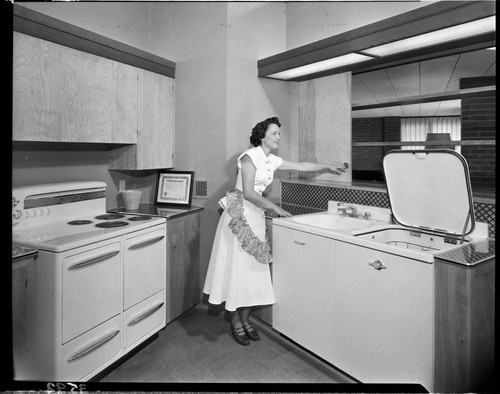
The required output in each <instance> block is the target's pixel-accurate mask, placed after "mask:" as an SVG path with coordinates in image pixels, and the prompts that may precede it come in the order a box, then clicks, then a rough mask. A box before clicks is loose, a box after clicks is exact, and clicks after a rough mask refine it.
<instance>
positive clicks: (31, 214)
mask: <svg viewBox="0 0 500 394" xmlns="http://www.w3.org/2000/svg"><path fill="white" fill-rule="evenodd" d="M30 216H31V217H32V218H35V217H36V212H35V210H32V211H31V213H30Z"/></svg>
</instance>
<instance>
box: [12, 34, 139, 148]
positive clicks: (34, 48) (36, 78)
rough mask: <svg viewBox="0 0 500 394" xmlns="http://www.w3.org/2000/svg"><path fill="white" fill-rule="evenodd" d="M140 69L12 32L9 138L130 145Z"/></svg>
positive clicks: (134, 133)
mask: <svg viewBox="0 0 500 394" xmlns="http://www.w3.org/2000/svg"><path fill="white" fill-rule="evenodd" d="M138 78H139V70H138V69H137V68H135V67H131V66H128V65H126V64H122V63H119V62H116V61H113V60H109V59H105V58H102V57H99V56H95V55H92V54H89V53H85V52H82V51H78V50H76V49H73V48H68V47H65V46H63V45H59V44H54V43H52V42H48V41H45V40H41V39H39V38H35V37H32V36H28V35H25V34H21V33H18V32H14V57H13V139H14V140H17V141H52V142H103V143H129V144H130V143H135V142H136V141H137V128H138V100H139V91H138V87H139V81H138Z"/></svg>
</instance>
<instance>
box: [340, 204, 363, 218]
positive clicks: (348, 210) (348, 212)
mask: <svg viewBox="0 0 500 394" xmlns="http://www.w3.org/2000/svg"><path fill="white" fill-rule="evenodd" d="M337 212H338V213H339V214H341V215H342V216H351V217H354V218H355V217H358V210H357V208H356V207H354V206H352V205H348V204H345V203H343V202H338V203H337Z"/></svg>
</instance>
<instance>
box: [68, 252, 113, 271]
mask: <svg viewBox="0 0 500 394" xmlns="http://www.w3.org/2000/svg"><path fill="white" fill-rule="evenodd" d="M118 253H120V251H119V250H114V251H112V252H109V253H106V254H103V255H101V256H97V257H94V258H93V259H89V260H86V261H82V262H81V263H77V264H73V265H72V266H71V267H69V268H68V270H77V269H79V268H83V267H86V266H88V265H92V264H95V263H100V262H101V261H104V260H107V259H110V258H111V257H114V256H116V255H117V254H118Z"/></svg>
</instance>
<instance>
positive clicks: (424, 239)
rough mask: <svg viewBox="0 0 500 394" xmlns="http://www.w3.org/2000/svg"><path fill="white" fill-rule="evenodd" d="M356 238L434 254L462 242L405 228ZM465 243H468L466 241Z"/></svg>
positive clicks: (361, 235)
mask: <svg viewBox="0 0 500 394" xmlns="http://www.w3.org/2000/svg"><path fill="white" fill-rule="evenodd" d="M354 236H355V237H357V238H361V239H366V240H370V241H373V242H377V243H382V244H386V245H390V246H394V247H396V248H400V249H411V250H415V251H419V252H423V253H429V254H434V253H436V252H437V251H440V250H443V249H449V248H451V247H454V246H456V245H458V244H459V242H460V240H457V239H456V238H451V237H446V236H444V235H439V234H438V235H436V234H432V233H426V232H424V231H415V230H409V229H405V228H401V229H399V228H397V229H395V228H391V229H381V230H374V231H369V232H362V233H357V234H354ZM464 242H468V241H467V240H464Z"/></svg>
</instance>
